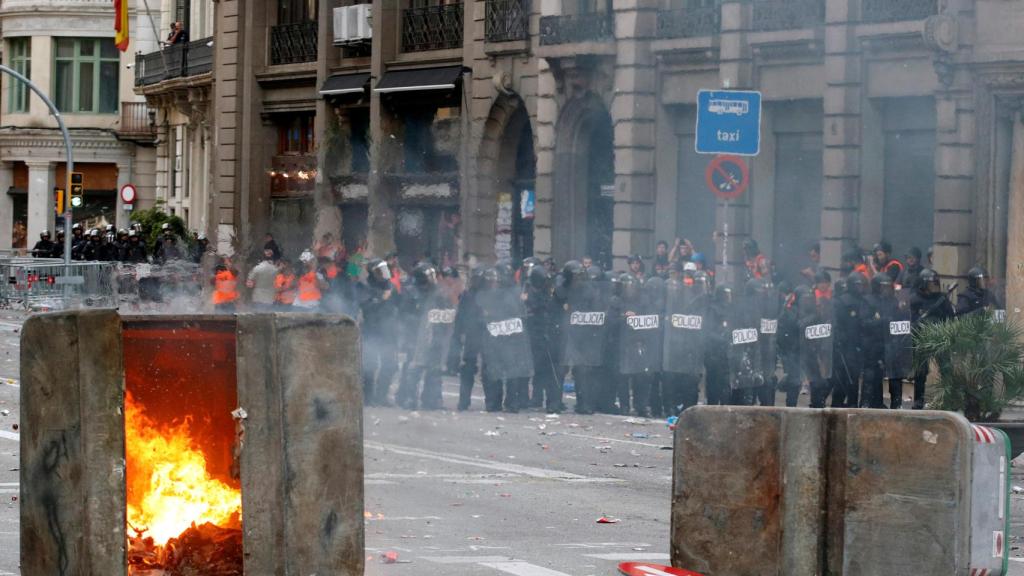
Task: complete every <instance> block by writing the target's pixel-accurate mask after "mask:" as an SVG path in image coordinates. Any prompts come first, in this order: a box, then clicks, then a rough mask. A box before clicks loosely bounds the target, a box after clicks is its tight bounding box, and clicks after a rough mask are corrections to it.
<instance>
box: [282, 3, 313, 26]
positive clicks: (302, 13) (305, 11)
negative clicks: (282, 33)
mask: <svg viewBox="0 0 1024 576" xmlns="http://www.w3.org/2000/svg"><path fill="white" fill-rule="evenodd" d="M316 10H317V0H278V2H277V23H278V24H301V23H302V22H309V21H311V20H316V17H317V15H316Z"/></svg>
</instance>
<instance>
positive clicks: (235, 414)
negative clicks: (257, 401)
mask: <svg viewBox="0 0 1024 576" xmlns="http://www.w3.org/2000/svg"><path fill="white" fill-rule="evenodd" d="M231 417H232V418H234V419H235V420H245V419H246V418H248V417H249V413H248V412H246V411H245V408H242V407H241V406H239V407H238V408H235V409H234V410H232V411H231Z"/></svg>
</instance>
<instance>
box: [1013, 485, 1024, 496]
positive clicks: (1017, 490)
mask: <svg viewBox="0 0 1024 576" xmlns="http://www.w3.org/2000/svg"><path fill="white" fill-rule="evenodd" d="M1013 493H1014V494H1024V487H1021V486H1014V487H1013Z"/></svg>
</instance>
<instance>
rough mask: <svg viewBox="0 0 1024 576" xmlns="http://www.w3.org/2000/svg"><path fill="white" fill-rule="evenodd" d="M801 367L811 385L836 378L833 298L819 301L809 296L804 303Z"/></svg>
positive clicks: (801, 323)
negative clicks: (833, 358)
mask: <svg viewBox="0 0 1024 576" xmlns="http://www.w3.org/2000/svg"><path fill="white" fill-rule="evenodd" d="M799 312H800V364H801V366H802V367H803V372H804V376H806V377H807V379H808V380H810V381H811V382H822V381H825V380H828V379H830V378H832V356H833V353H834V340H833V336H832V332H833V326H834V314H833V304H832V299H831V298H820V299H816V298H815V296H814V293H813V292H812V293H809V294H808V295H807V296H806V297H804V298H801V299H800V304H799Z"/></svg>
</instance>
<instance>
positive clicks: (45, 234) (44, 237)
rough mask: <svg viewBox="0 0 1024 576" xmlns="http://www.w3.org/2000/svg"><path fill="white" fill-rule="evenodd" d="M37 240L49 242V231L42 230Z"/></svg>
mask: <svg viewBox="0 0 1024 576" xmlns="http://www.w3.org/2000/svg"><path fill="white" fill-rule="evenodd" d="M39 239H40V240H49V239H50V231H49V230H43V231H42V232H40V233H39Z"/></svg>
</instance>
